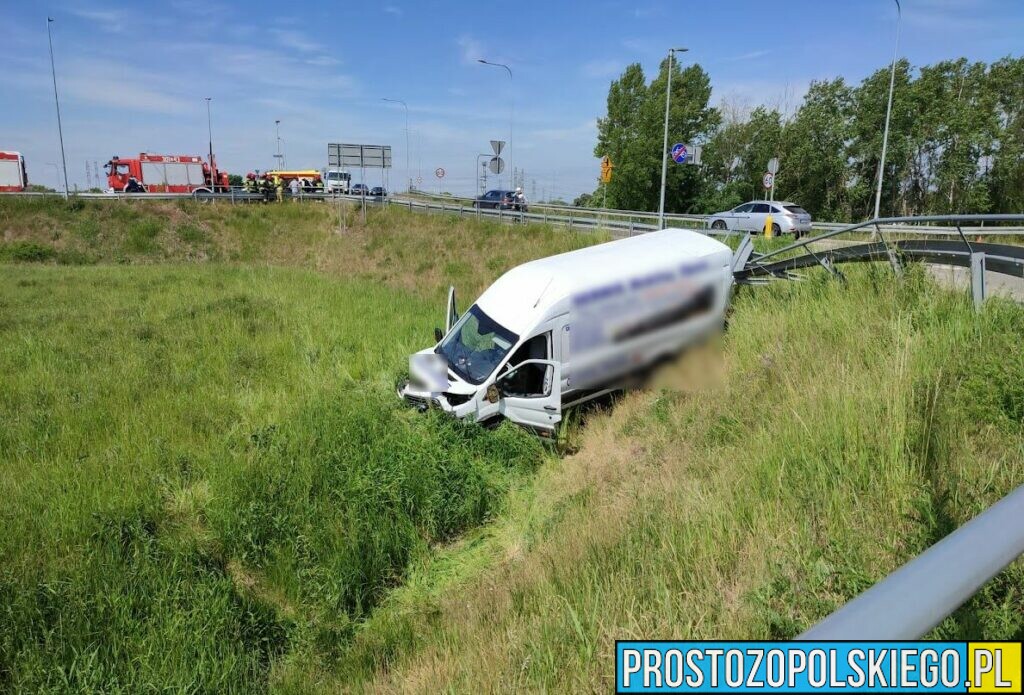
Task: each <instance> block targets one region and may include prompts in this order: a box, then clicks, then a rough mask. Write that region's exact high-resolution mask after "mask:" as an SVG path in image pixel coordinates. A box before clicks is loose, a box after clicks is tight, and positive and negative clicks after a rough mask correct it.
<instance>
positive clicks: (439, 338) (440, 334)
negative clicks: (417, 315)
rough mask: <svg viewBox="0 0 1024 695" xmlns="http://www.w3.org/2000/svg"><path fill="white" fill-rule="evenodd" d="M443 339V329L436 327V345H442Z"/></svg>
mask: <svg viewBox="0 0 1024 695" xmlns="http://www.w3.org/2000/svg"><path fill="white" fill-rule="evenodd" d="M443 337H444V333H442V332H441V329H440V328H437V327H435V328H434V342H435V343H440V342H441V338H443Z"/></svg>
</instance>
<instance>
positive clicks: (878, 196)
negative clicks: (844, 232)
mask: <svg viewBox="0 0 1024 695" xmlns="http://www.w3.org/2000/svg"><path fill="white" fill-rule="evenodd" d="M902 19H903V10H902V9H901V8H900V0H896V44H895V45H894V46H893V49H892V71H891V72H890V73H889V103H888V105H887V106H886V107H885V131H884V132H883V134H882V159H881V161H879V163H878V189H877V190H876V191H875V219H876V220H877V219H878V215H879V211H880V209H881V207H882V179H883V178H884V177H885V154H886V149H888V146H889V118H890V117H891V116H892V92H893V87H894V86H895V84H896V56H897V55H899V50H900V21H901V20H902Z"/></svg>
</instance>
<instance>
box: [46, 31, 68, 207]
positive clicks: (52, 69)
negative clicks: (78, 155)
mask: <svg viewBox="0 0 1024 695" xmlns="http://www.w3.org/2000/svg"><path fill="white" fill-rule="evenodd" d="M51 24H53V17H47V18H46V39H47V41H48V42H49V44H50V72H51V73H52V74H53V103H54V104H56V105H57V135H58V137H59V138H60V161H61V165H62V166H63V167H64V200H67V199H68V160H67V158H66V157H65V156H64V129H63V127H61V123H60V99H58V98H57V68H56V66H55V64H54V62H53V35H52V34H51V33H50V25H51Z"/></svg>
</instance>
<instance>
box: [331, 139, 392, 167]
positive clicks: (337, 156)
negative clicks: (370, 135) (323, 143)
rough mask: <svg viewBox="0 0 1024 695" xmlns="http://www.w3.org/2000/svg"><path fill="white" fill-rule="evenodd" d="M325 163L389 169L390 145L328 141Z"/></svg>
mask: <svg viewBox="0 0 1024 695" xmlns="http://www.w3.org/2000/svg"><path fill="white" fill-rule="evenodd" d="M327 165H328V166H332V167H359V168H360V169H363V168H365V169H390V168H391V145H356V144H350V143H334V142H332V143H328V145H327Z"/></svg>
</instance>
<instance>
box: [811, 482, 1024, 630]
mask: <svg viewBox="0 0 1024 695" xmlns="http://www.w3.org/2000/svg"><path fill="white" fill-rule="evenodd" d="M1021 554H1024V485H1022V486H1021V487H1018V488H1017V489H1016V490H1014V491H1013V492H1011V493H1010V494H1009V495H1007V496H1006V497H1004V498H1003V499H1001V500H1000V501H998V502H996V503H995V504H994V505H992V506H991V507H989V508H988V509H987V510H986V511H984V512H982V513H981V514H979V515H978V516H976V517H975V518H974V519H972V520H970V521H969V522H967V523H966V524H964V525H963V526H961V527H960V528H958V529H957V530H956V531H954V532H953V533H951V534H949V535H948V536H946V537H945V538H943V539H942V540H941V541H939V542H938V543H936V544H935V545H933V546H932V547H931V548H929V549H928V550H926V551H925V552H924V553H922V554H921V555H919V556H918V557H917V558H915V559H914V560H911V561H910V562H908V563H907V564H905V565H904V566H903V567H901V568H899V569H898V570H896V571H895V572H893V573H892V574H890V575H889V576H888V577H886V578H885V579H883V580H882V581H880V582H878V583H877V584H875V585H874V586H873V587H871V588H870V589H868V590H867V591H865V592H864V593H863V594H861V595H860V596H858V597H857V598H855V599H853V600H852V601H850V602H849V603H847V604H846V605H845V606H843V607H842V608H840V609H839V610H838V611H836V612H835V613H833V614H832V615H830V616H828V617H827V618H825V619H824V620H822V621H821V622H820V623H818V624H817V625H815V626H814V627H812V628H811V629H810V630H807V631H806V632H804V633H803V634H801V635H800V636H799V637H797V639H798V640H808V641H823V640H910V639H920V638H921V637H923V636H924V635H925V634H926V633H927V632H928V631H929V630H931V629H932V628H933V627H935V626H936V625H938V624H939V623H940V622H942V621H943V619H945V617H946V616H948V615H949V614H950V613H952V612H953V611H955V610H956V609H957V608H959V607H960V606H961V605H962V604H963V603H964V602H965V601H967V599H969V598H970V597H971V596H972V595H974V593H975V592H976V591H978V589H980V588H981V587H982V586H983V585H984V584H985V583H986V582H988V581H989V580H990V579H992V578H993V577H995V576H996V575H997V574H999V572H1001V571H1002V570H1003V569H1004V568H1005V567H1006V566H1007V565H1009V564H1010V563H1011V562H1013V561H1014V560H1015V559H1016V558H1017V557H1019V556H1020V555H1021Z"/></svg>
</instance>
